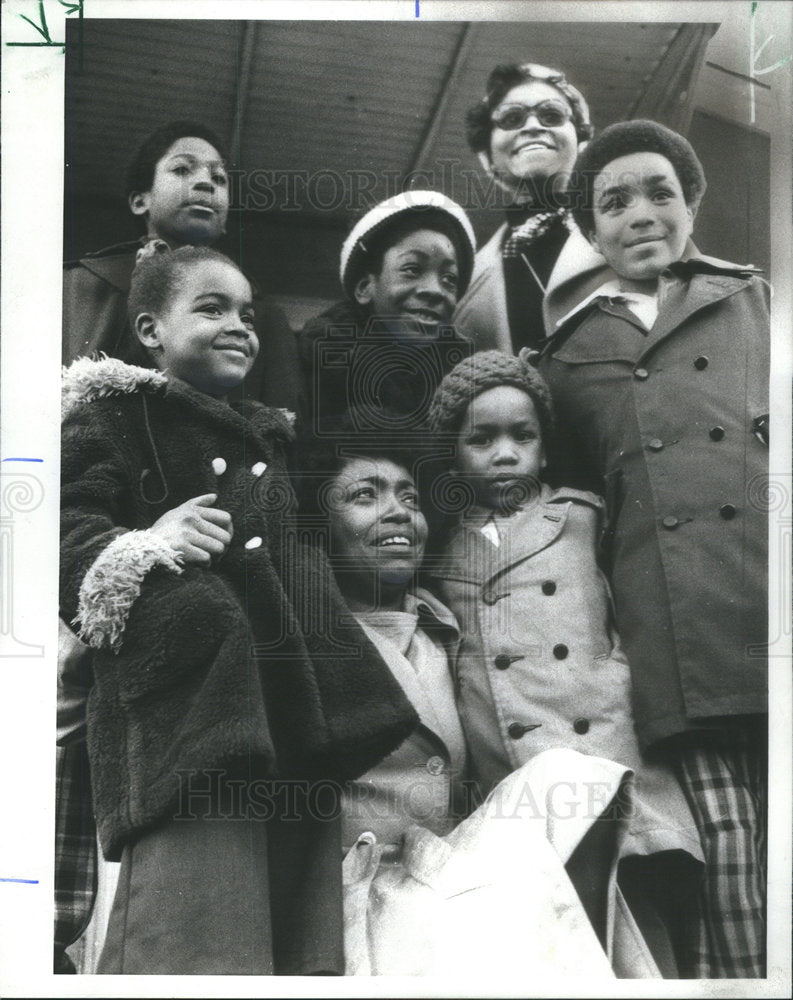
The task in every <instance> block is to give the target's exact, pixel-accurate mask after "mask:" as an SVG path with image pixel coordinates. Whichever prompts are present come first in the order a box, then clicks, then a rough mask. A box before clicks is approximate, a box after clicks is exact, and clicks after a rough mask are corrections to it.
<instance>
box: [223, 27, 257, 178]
mask: <svg viewBox="0 0 793 1000" xmlns="http://www.w3.org/2000/svg"><path fill="white" fill-rule="evenodd" d="M257 32H258V21H243V22H242V39H241V41H238V44H237V53H238V55H237V86H236V89H235V96H236V101H235V105H234V110H233V115H232V121H233V122H234V124H233V125H232V132H231V137H230V141H229V153H230V155H231V162H232V163H236V164H239V162H240V148H241V146H242V127H243V125H244V123H245V119H246V117H247V115H246V112H247V110H248V97H249V94H250V88H251V76H252V74H253V57H254V53H255V51H256V36H257Z"/></svg>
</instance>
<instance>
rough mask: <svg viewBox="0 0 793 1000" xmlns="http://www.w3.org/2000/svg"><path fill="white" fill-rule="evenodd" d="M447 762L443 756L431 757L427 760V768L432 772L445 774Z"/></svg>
mask: <svg viewBox="0 0 793 1000" xmlns="http://www.w3.org/2000/svg"><path fill="white" fill-rule="evenodd" d="M445 769H446V763H445V761H444V759H443V757H430V759H429V760H428V761H427V770H428V771H429V773H430V774H443V772H444V770H445Z"/></svg>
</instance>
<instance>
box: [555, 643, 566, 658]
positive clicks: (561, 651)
mask: <svg viewBox="0 0 793 1000" xmlns="http://www.w3.org/2000/svg"><path fill="white" fill-rule="evenodd" d="M569 652H570V650H569V649H568V648H567V646H565V644H564V643H563V642H559V643H557V644H556V645H555V646H554V647H553V655H554V656H555V657H556V659H557V660H564V659H566V658H567V654H568V653H569Z"/></svg>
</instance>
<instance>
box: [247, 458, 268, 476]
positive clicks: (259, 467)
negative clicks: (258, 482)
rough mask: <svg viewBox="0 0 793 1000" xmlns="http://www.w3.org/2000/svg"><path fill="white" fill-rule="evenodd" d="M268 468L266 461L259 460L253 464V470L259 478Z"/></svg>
mask: <svg viewBox="0 0 793 1000" xmlns="http://www.w3.org/2000/svg"><path fill="white" fill-rule="evenodd" d="M266 468H267V463H266V462H257V463H256V465H253V466H251V472H252V473H253V474H254V476H256V477H257V478H258V477H259V476H263V475H264V470H265V469H266Z"/></svg>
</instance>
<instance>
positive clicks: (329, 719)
mask: <svg viewBox="0 0 793 1000" xmlns="http://www.w3.org/2000/svg"><path fill="white" fill-rule="evenodd" d="M251 298H252V296H251V289H250V285H249V284H248V282H247V280H246V279H245V277H244V276H243V275H242V273H241V272H240V271H239V269H238V268H237V267H236V266H235V265H234V264H232V263H231V261H230V260H228V259H227V258H226V257H223V256H222V255H221V254H218V253H217V252H215V251H213V250H210V249H207V248H196V247H183V248H181V249H178V250H176V251H173V252H171V251H167V250H166V251H165V252H154V253H152V254H150V255H149V256H148V257H147V258H145V259H144V260H142V261H141V262H140V263H139V264H138V266H137V267H136V269H135V273H134V275H133V279H132V286H131V289H130V300H129V316H130V323H131V325H132V328H133V329H134V330H135V331H136V333H137V335H138V337H139V338H140V341H141V343H142V344H143V345H144V347H145V348H146V350H147V351H149V352H150V355H151V358H152V361H153V363H154V365H155V366H156V367H155V368H151V369H150V368H136V367H133V366H130V365H126V364H124V363H122V362H120V361H118V360H114V359H107V358H105V359H104V360H100V361H91V360H88V359H83V360H81V361H78V362H75V363H74V364H73V365H72V366H71V368H70V369H68V370H67V371H66V372H65V375H64V386H63V409H64V427H63V453H62V477H63V485H62V522H61V524H62V528H61V531H62V536H61V612H62V617H63V618H64V619H65V620H67V621H71V622H73V623H74V624H75V625H76V626H78V627H79V631H80V636H81V637H82V638H83V640H84V641H85V642H87V643H88V644H89V645H90V646H91V647H92V648H93V650H94V651H95V653H94V659H93V670H94V675H95V683H94V685H93V688H92V690H91V694H90V698H89V709H88V743H89V754H90V760H91V772H92V779H93V785H94V807H95V812H96V818H97V827H98V830H99V835H100V840H101V843H102V847H103V850H104V853H105V855H106V857H107V858H108V859H111V860H118V859H120V860H121V872H120V877H119V888H118V891H117V893H116V897H115V901H114V905H113V911H112V913H111V916H110V924H109V929H108V935H107V941H106V944H105V948H104V951H103V954H102V958H101V961H100V966H99V971H100V972H124V973H155V972H161V973H200V972H206V973H237V974H239V973H268V972H272V971H274V970H275V971H278V972H286V971H292V972H304V973H311V972H314V973H315V972H325V971H333V970H334V969H335V968H336V967H337V965H338V962H339V958H338V955H339V954H340V950H341V944H340V938H339V934H340V932H339V931H338V928H337V926H336V923H337V922H336V921H335V910H334V907H333V905H330V904H328V903H326V902H323V900H325V898H326V895H327V893H328V892H330V893H331V899H332V898H334V896H333V887H334V886H335V885H337V884H338V883H339V880H340V872H339V871H338V858H337V857H335V856H334V854H333V852H332V851H330V849H329V848H328V846H327V845H328V843H332V844H335V843H337V841H336V840H335V839H334V834H333V830H334V826H333V824H330V823H321V822H320V821H319V819H313V820H312V817H311V816H310V815H303V817H302V820H303V821H302V822H301V823H300V824H298V825H297V827H296V825H295V824H294V823H291V824H286V825H285V827H284V828H283V829H279V827H278V824H277V823H275V822H269V823H265V822H262V821H261V820H255V821H253V820H251V813H250V809H249V807H250V804H251V802H250V795H249V793H250V790H251V788H252V785H253V784H254V783H255V782H256V781H257V780H261V779H269V778H273V777H286V778H294V777H298V778H307V777H314V776H316V775H320V776H328V777H344V778H346V777H350V776H354V775H355V774H356V773H359V772H360V771H362V770H365V769H366V768H367V767H369V766H371V765H372V764H373V763H374V762H376V761H377V760H378V759H379V758H380V757H382V756H383V754H384V753H387V752H388V751H390V750H391V749H392V748H393V747H394V746H395V745H397V744H398V743H399V742H400V740H401V739H402V738H403V737H404V735H405V734H406V733H407V732H408V731H409V730H410V728H411V727H412V725H413V722H414V712H413V710H412V709H411V708H410V706H409V704H408V702H407V700H406V699H405V698H404V696H403V695H402V693H401V691H400V690H399V688H398V686H397V685H396V684H395V682H394V681H393V679H392V678H391V676H390V674H388V672H387V671H386V670H385V666H384V664H382V663H381V661H380V659H379V657H378V656H377V654H376V652H375V651H374V650H373V649H372V648H371V647H370V645H369V644H368V641H367V640H366V637H365V636H363V635H360V636H359V641H360V643H361V644H362V648H363V649H364V650H366V651H367V652H368V653H369V657H368V659H367V667H366V672H365V684H366V690H367V691H373V692H374V693H375V695H376V696H377V702H376V705H375V706H374V707H372V705H370V704H369V703H368V701H366V699H365V698H364V697H362V698H361V701H360V706H359V704H357V703H356V704H350V703H349V701H348V700H346V699H345V698H344V697H342V696H341V695H342V694H343V693H344V692H345V691H346V690H347V688H346V687H345V685H346V684H352V685H353V686H354V687H355V686H358V685H359V684H360V685H361V686H363V679H362V675H361V673H360V671H361V669H362V668H360V667H359V665H358V664H357V663H356V662H352V663H351V662H349V656H348V655H346V648H345V647H344V646H343V645H341V644H339V643H337V644H336V646H335V647H334V645H333V642H332V640H333V636H332V635H331V634H329V630H328V628H327V627H325V628H324V629H323V628H322V627H321V626H322V625H323V623H322V622H318V621H317V620H315V618H313V619H312V618H311V617H310V616H312V615H313V611H312V605H311V602H307V601H305V600H303V601H299V600H296V599H295V595H296V592H300V593H304V588H305V587H306V586H314V587H315V588H317V589H318V590H320V591H321V592H322V593H323V595H324V596H325V598H326V600H325V605H324V606H325V607H327V608H328V609H329V614H330V616H331V617H330V618H329V619H328V620H329V621H330V622H331V623H332V622H334V621H335V620H336V617H335V616H337V615H338V613H339V610H340V608H341V598H340V597H339V596H338V593H337V591H336V590H335V589H334V586H333V582H332V579H331V578H330V576H329V575H326V576H323V574H322V566H321V564H318V563H316V561H315V562H314V563H313V564H312V566H311V567H310V569H311V572H312V574H313V575H312V576H311V578H306V577H305V576H304V575H303V574H302V573H301V570H302V563H301V560H300V557H299V553H296V552H295V553H294V558H293V559H292V560H291V561H290V563H289V567H288V572H286V571H283V570H284V567H283V566H282V562H283V561H284V556H283V553H284V552H285V551H286V550H287V549H290V551H293V552H294V546H291V547H290V545H289V539H290V534H289V532H290V525H291V522H292V515H293V511H292V507H293V494H292V491H291V488H290V486H289V482H288V479H287V476H286V470H285V451H286V449H287V447H288V446H289V444H290V442H291V439H292V429H291V426H290V421H289V419H287V416H286V415H285V413H284V412H282V411H279V410H275V409H271V408H268V407H266V406H264V405H262V404H260V403H256V402H250V401H248V402H245V403H242V404H239V405H237V404H235V405H231V404H229V403H228V401H227V399H226V396H227V394H228V393H229V392H230V391H231V390H233V389H234V387H235V386H237V385H239V383H240V382H242V380H243V379H244V378H245V375H246V374H247V372H248V371H249V369H250V367H251V365H252V364H253V362H254V359H255V357H256V353H257V350H258V343H257V337H256V333H255V330H254V319H253V312H252V305H251ZM282 571H283V572H282ZM301 588H303V589H301ZM307 604H308V605H309V607H306V605H307ZM324 624H325V626H327V620H326V621H325V622H324ZM380 667H382V671H381V670H380ZM356 675H357V680H356ZM378 678H382V680H383V684H380V683H379V680H378ZM379 705H382V706H383V708H382V711H379V710H378V707H377V706H379ZM259 791H260V794H261V789H260V790H259ZM293 818H294V817H293ZM287 828H288V829H287ZM285 831H286V832H285ZM271 861H274V862H275V863H274V864H273V865H272V866H271V865H270V862H271ZM339 891H340V889H339Z"/></svg>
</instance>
